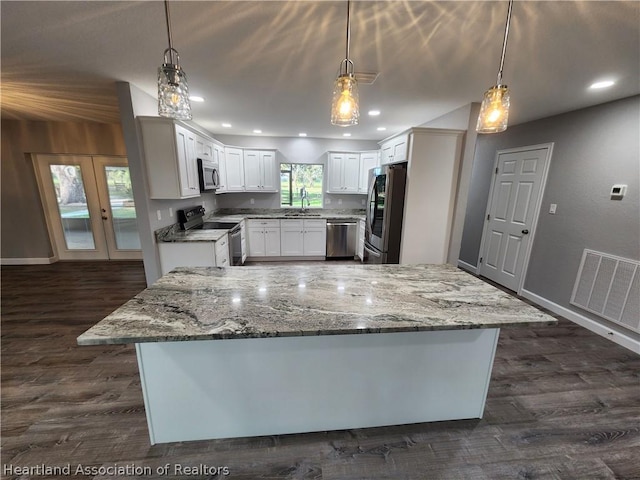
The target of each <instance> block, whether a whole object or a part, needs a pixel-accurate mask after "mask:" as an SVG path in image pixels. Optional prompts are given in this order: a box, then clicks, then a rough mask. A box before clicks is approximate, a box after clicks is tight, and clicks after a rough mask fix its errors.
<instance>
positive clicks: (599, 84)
mask: <svg viewBox="0 0 640 480" xmlns="http://www.w3.org/2000/svg"><path fill="white" fill-rule="evenodd" d="M615 83H616V82H614V81H613V80H603V81H601V82H595V83H592V84H591V86H590V87H589V88H593V89H600V88H608V87H611V86H612V85H614V84H615Z"/></svg>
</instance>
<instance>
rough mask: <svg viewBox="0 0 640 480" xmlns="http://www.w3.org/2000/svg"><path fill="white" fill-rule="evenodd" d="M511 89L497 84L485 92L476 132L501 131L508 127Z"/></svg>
mask: <svg viewBox="0 0 640 480" xmlns="http://www.w3.org/2000/svg"><path fill="white" fill-rule="evenodd" d="M509 103H510V102H509V89H508V88H507V86H506V85H496V86H495V87H491V88H490V89H489V90H487V91H486V92H485V93H484V99H483V100H482V106H481V107H480V115H478V123H477V124H476V132H478V133H500V132H504V131H505V130H506V129H507V123H508V120H509Z"/></svg>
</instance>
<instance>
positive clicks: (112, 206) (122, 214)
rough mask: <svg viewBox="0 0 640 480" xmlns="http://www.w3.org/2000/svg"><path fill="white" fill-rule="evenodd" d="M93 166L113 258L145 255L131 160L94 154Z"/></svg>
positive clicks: (106, 234) (110, 254)
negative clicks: (138, 220) (134, 192)
mask: <svg viewBox="0 0 640 480" xmlns="http://www.w3.org/2000/svg"><path fill="white" fill-rule="evenodd" d="M93 168H94V171H95V178H96V184H97V187H98V196H99V198H100V209H101V212H102V224H103V227H104V233H105V237H106V240H107V248H108V249H109V258H113V259H140V258H142V251H141V244H140V235H139V233H138V222H137V219H136V208H135V203H134V201H133V188H132V185H131V177H130V175H129V166H128V163H127V159H126V158H119V157H93Z"/></svg>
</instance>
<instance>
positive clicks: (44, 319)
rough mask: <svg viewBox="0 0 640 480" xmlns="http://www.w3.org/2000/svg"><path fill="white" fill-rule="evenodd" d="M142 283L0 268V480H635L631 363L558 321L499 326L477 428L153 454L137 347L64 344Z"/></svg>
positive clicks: (456, 425)
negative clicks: (34, 470)
mask: <svg viewBox="0 0 640 480" xmlns="http://www.w3.org/2000/svg"><path fill="white" fill-rule="evenodd" d="M144 286H145V284H144V273H143V270H142V265H141V263H138V262H111V263H108V262H94V263H90V262H81V263H57V264H53V265H46V266H21V267H13V266H11V267H3V268H2V325H1V326H2V339H1V342H2V344H1V346H2V393H1V395H2V397H1V399H2V409H1V411H2V462H3V466H2V468H3V470H2V471H3V477H4V478H16V479H17V478H20V479H28V478H34V479H35V478H65V477H64V476H63V475H52V476H46V475H43V476H38V475H36V474H33V475H28V474H27V475H22V474H17V475H16V474H15V470H14V474H13V475H12V474H11V472H10V471H8V470H7V468H8V467H9V466H12V467H13V468H16V467H20V468H25V467H27V466H33V467H35V466H37V465H43V464H44V465H45V466H47V467H54V466H57V467H65V466H67V465H68V466H69V468H70V469H71V473H72V474H73V473H74V471H75V469H76V468H77V467H78V465H80V466H81V467H82V468H87V469H88V468H89V467H93V466H104V467H114V465H115V464H118V465H119V466H120V467H122V468H133V466H135V467H139V468H142V467H151V469H152V472H153V474H152V475H137V476H136V475H133V474H132V475H128V476H126V477H125V475H120V476H119V475H114V474H113V473H110V472H106V473H105V474H101V472H99V471H97V472H89V471H85V472H84V473H86V475H80V474H78V475H75V477H74V478H101V479H104V478H222V476H214V475H213V474H212V473H211V470H209V472H204V471H202V470H201V471H200V472H201V473H200V474H197V475H180V474H175V473H174V471H175V470H174V468H176V467H175V466H176V465H183V466H184V465H188V466H198V465H205V466H207V467H209V468H210V469H212V468H214V467H227V468H228V470H229V475H228V476H226V478H232V479H246V480H249V479H251V480H253V479H284V478H290V479H361V480H364V479H376V480H379V479H380V480H382V479H390V480H391V479H393V480H402V479H416V480H418V479H420V480H422V479H447V480H449V479H613V478H617V479H639V478H640V376H639V372H640V357H639V356H637V355H635V354H633V353H632V352H630V351H628V350H626V349H624V348H622V347H620V346H618V345H616V344H614V343H611V342H609V341H607V340H606V339H603V338H601V337H598V336H597V335H595V334H592V333H591V332H589V331H587V330H585V329H583V328H581V327H579V326H576V325H574V324H572V323H571V322H569V321H567V320H563V319H561V320H560V324H559V325H558V326H557V327H546V328H513V329H503V330H502V332H501V335H500V342H499V346H498V350H497V356H496V361H495V366H494V369H493V375H492V380H491V386H490V388H489V396H488V400H487V405H486V410H485V415H484V418H483V419H482V420H464V421H454V422H437V423H424V424H415V425H404V426H394V427H384V428H372V429H361V430H347V431H335V432H319V433H311V434H303V435H282V436H272V437H259V438H245V439H231V440H214V441H198V442H185V443H173V444H164V445H155V446H150V445H149V439H148V436H147V425H146V419H145V412H144V406H143V400H142V392H141V390H140V380H139V376H138V371H137V364H136V357H135V351H134V349H133V347H131V346H97V347H79V346H77V345H76V337H77V336H78V335H79V334H80V333H82V332H83V331H84V330H85V329H87V328H88V327H90V326H91V325H93V324H94V323H96V322H97V321H99V320H100V319H102V318H103V317H104V316H105V315H107V314H108V313H110V312H111V311H112V310H114V309H115V308H117V307H118V306H119V305H120V304H122V303H124V302H125V301H126V300H128V299H129V298H131V297H132V296H133V295H134V294H136V293H138V292H139V291H140V290H142V289H143V288H144ZM389 408H393V406H392V405H390V406H389ZM167 464H169V466H170V470H169V474H167V475H164V476H161V475H160V474H158V473H156V471H157V470H156V469H157V468H158V467H162V466H164V465H167Z"/></svg>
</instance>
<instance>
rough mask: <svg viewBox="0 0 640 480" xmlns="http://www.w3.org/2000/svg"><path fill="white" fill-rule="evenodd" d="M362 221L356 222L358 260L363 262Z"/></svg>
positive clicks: (363, 227) (363, 228)
mask: <svg viewBox="0 0 640 480" xmlns="http://www.w3.org/2000/svg"><path fill="white" fill-rule="evenodd" d="M364 230H365V226H364V220H360V221H359V222H358V250H357V253H358V257H359V258H360V260H364Z"/></svg>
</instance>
